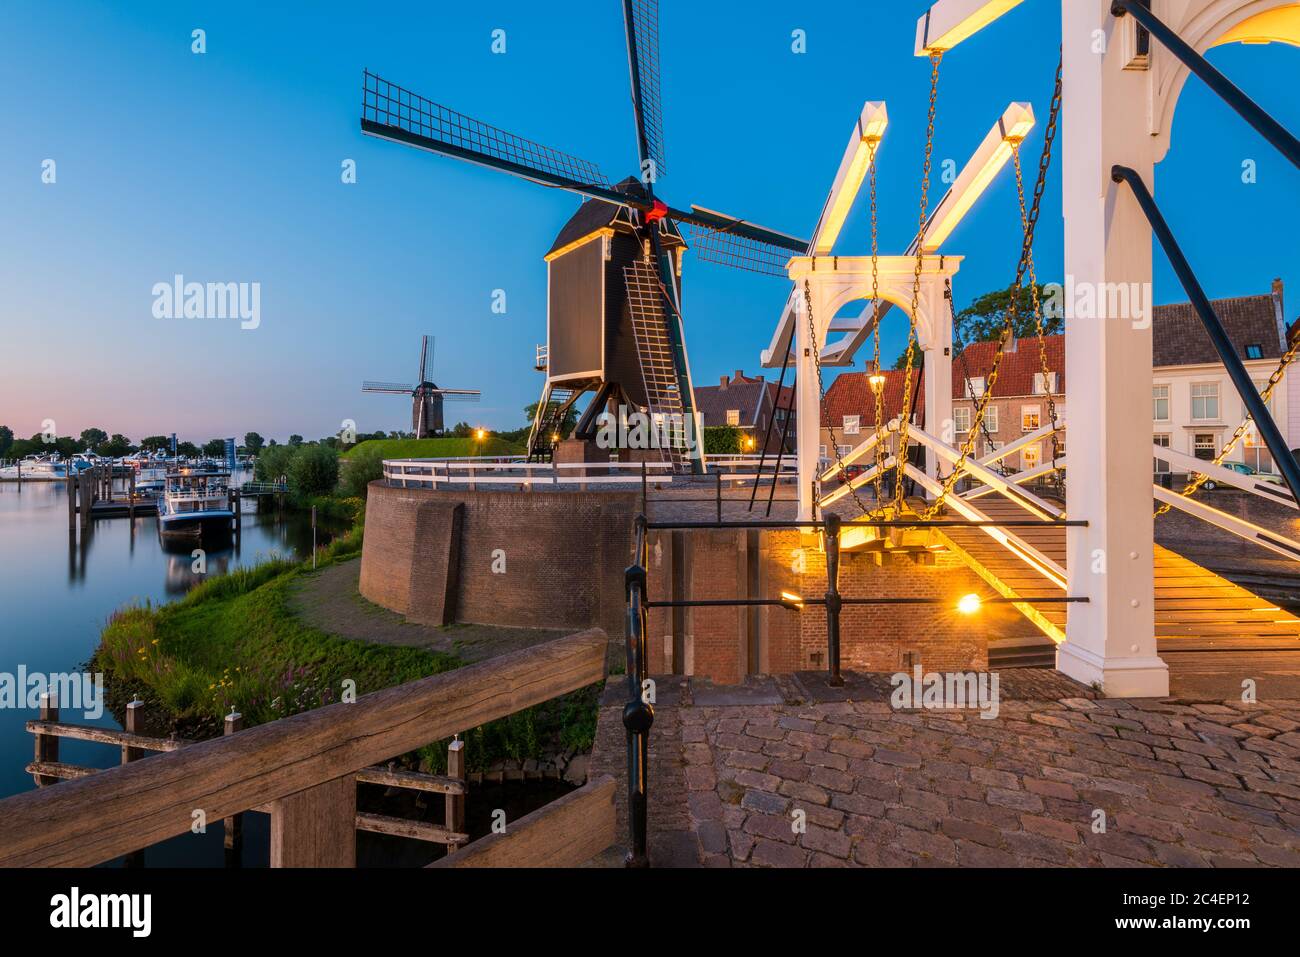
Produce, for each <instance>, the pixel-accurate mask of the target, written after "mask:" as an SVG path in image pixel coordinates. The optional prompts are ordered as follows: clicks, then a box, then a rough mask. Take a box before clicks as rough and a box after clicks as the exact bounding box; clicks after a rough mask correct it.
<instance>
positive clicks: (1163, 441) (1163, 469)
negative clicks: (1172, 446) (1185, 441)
mask: <svg viewBox="0 0 1300 957" xmlns="http://www.w3.org/2000/svg"><path fill="white" fill-rule="evenodd" d="M1152 444H1154V445H1158V446H1160V448H1162V449H1167V448H1169V434H1168V433H1163V434H1156V435H1154V436H1152ZM1172 471H1173V469H1172V468H1170V466H1169V463H1168V462H1167V461H1165V460H1164V459H1156V460H1155V473H1156V474H1157V475H1164V474H1165V473H1167V472H1172Z"/></svg>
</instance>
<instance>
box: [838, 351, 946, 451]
mask: <svg viewBox="0 0 1300 957" xmlns="http://www.w3.org/2000/svg"><path fill="white" fill-rule="evenodd" d="M881 375H883V376H884V377H885V385H884V392H883V398H884V403H883V404H884V409H883V413H882V416H881V421H883V422H888V421H889V420H890V419H893V418H895V417H897V416H898V414H899V412H900V411H901V410H902V408H903V384H904V383H903V378H904V373H903V371H902V370H900V369H886V370H884V371H883V372H881ZM923 379H924V375H923V374H922V372H921V370H920V369H914V370H913V371H912V401H911V402H909V403H908V408H909V409H914V410H915V416H916V417H915V418H914V419H913V421H914V422H916V423H917V424H918V425H920V426H922V427H924V426H925V398H924V396H925V383H924V381H923ZM875 427H876V397H875V393H874V392H872V390H871V382H870V377H869V376H868V375H867V373H865V372H842V373H840V375H839V376H837V377H836V379H835V381H834V382H832V383H831V384H830V388H828V389H827V390H826V396H825V398H823V399H822V415H821V429H820V432H819V433H818V434H819V442H820V448H819V449H818V451H817V454H818V457H819V458H820V459H821V460H823V461H824V462H825V461H830V460H831V459H833V458H834V452H835V447H836V446H839V451H840V454H841V455H847V454H848V453H849V452H851V451H852V450H853V449H854V448H855V447H856V446H857V445H858V444H860V443H861V442H863V441H865V440H866V439H867V438H868V437H869V436H870V435H871V433H872V431H873V430H874V429H875Z"/></svg>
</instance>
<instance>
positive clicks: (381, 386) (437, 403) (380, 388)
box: [361, 336, 480, 439]
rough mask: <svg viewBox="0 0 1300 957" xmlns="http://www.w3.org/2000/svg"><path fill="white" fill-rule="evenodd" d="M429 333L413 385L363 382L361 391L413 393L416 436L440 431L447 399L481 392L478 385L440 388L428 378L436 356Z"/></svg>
mask: <svg viewBox="0 0 1300 957" xmlns="http://www.w3.org/2000/svg"><path fill="white" fill-rule="evenodd" d="M430 341H431V337H430V336H422V337H421V339H420V375H419V378H417V379H416V380H415V384H414V385H403V384H402V383H398V382H363V383H361V391H362V392H382V393H384V394H386V395H409V396H410V397H411V431H412V432H414V433H415V437H416V438H417V439H423V438H426V437H428V436H429V435H430V434H431V433H433V432H441V431H442V430H443V428H444V427H445V426H444V424H443V418H442V403H443V400H444V399H450V400H452V401H459V402H476V401H478V397H479V395H480V393H479V391H478V390H477V389H440V388H438V386H437V384H436V383H434V382H431V381H429V373H428V370H429V365H430V363H431V362H432V360H433V357H432V356H431V355H430V354H429V351H430V350H429V344H430Z"/></svg>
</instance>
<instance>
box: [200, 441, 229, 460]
mask: <svg viewBox="0 0 1300 957" xmlns="http://www.w3.org/2000/svg"><path fill="white" fill-rule="evenodd" d="M203 454H204V455H206V456H207V457H208V458H210V459H219V458H222V457H224V456H225V454H226V440H225V439H208V440H207V441H206V442H204V443H203Z"/></svg>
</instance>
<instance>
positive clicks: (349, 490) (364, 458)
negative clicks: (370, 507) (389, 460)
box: [341, 445, 384, 498]
mask: <svg viewBox="0 0 1300 957" xmlns="http://www.w3.org/2000/svg"><path fill="white" fill-rule="evenodd" d="M383 477H384V456H383V451H382V449H381V448H380V447H379V446H377V445H371V446H367V447H366V448H364V449H354V450H353V451H351V452H349V453H348V457H347V461H345V462H344V463H343V468H342V476H341V480H342V487H343V494H344V495H349V496H355V497H358V498H365V497H366V492H367V490H368V489H369V486H370V483H371V482H373V481H375V480H376V479H380V478H383Z"/></svg>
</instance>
